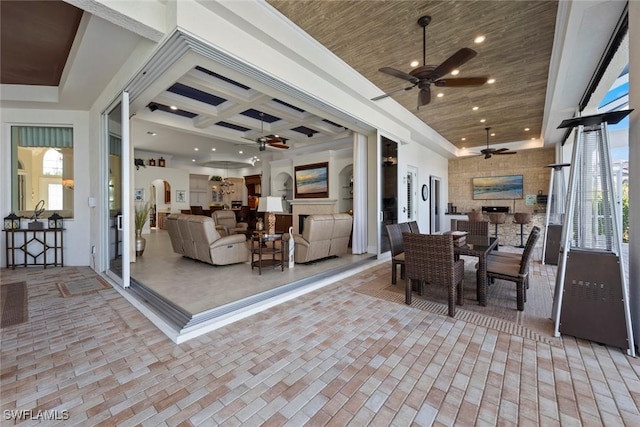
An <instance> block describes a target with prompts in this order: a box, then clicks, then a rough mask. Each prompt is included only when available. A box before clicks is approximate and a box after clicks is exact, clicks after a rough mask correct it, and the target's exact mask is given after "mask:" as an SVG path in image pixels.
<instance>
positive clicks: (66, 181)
mask: <svg viewBox="0 0 640 427" xmlns="http://www.w3.org/2000/svg"><path fill="white" fill-rule="evenodd" d="M62 186H63V187H64V188H66V189H68V190H73V180H72V179H63V180H62Z"/></svg>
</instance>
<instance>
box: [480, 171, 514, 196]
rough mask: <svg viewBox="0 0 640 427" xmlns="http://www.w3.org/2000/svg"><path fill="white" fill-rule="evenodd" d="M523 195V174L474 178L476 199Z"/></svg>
mask: <svg viewBox="0 0 640 427" xmlns="http://www.w3.org/2000/svg"><path fill="white" fill-rule="evenodd" d="M523 197H524V186H523V180H522V175H506V176H484V177H481V178H473V199H474V200H513V199H522V198H523Z"/></svg>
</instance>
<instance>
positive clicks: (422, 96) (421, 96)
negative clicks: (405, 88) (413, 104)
mask: <svg viewBox="0 0 640 427" xmlns="http://www.w3.org/2000/svg"><path fill="white" fill-rule="evenodd" d="M430 102H431V89H430V88H429V86H427V87H423V88H421V89H420V92H419V93H418V108H420V107H422V106H423V105H427V104H428V103H430Z"/></svg>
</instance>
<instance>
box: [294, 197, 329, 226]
mask: <svg viewBox="0 0 640 427" xmlns="http://www.w3.org/2000/svg"><path fill="white" fill-rule="evenodd" d="M336 203H337V200H333V199H300V200H298V199H294V200H292V201H291V207H292V211H293V214H292V215H293V218H292V220H293V221H292V222H291V223H292V224H293V228H294V230H293V232H294V233H295V234H302V229H303V228H304V219H305V218H306V217H308V216H309V215H314V214H332V213H336Z"/></svg>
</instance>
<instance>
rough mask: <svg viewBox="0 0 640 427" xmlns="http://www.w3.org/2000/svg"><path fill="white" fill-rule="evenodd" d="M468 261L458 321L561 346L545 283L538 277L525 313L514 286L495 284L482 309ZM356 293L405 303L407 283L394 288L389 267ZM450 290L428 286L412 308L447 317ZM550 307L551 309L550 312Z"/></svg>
mask: <svg viewBox="0 0 640 427" xmlns="http://www.w3.org/2000/svg"><path fill="white" fill-rule="evenodd" d="M473 260H474V259H473V258H468V259H467V257H465V261H466V262H465V280H464V305H462V306H459V305H457V306H456V316H455V317H456V319H458V320H463V321H465V322H469V323H472V324H475V325H478V326H483V327H486V328H491V329H496V330H498V331H502V332H506V333H509V334H512V335H517V336H521V337H524V338H530V339H533V340H535V341H540V342H544V343H547V344H551V345H560V343H561V338H556V337H553V327H552V323H551V321H550V320H549V319H548V317H549V314H550V313H548V312H549V310H550V305H549V303H548V301H549V296H547V295H546V293H550V292H549V290H548V287H546V286H543V284H542V283H540V282H544V279H543V278H542V277H541V276H540V275H539V274H537V275H536V274H535V270H536V269H532V270H534V276H532V283H531V285H530V288H529V291H527V303H526V305H525V311H524V312H521V311H518V310H517V309H516V289H515V285H514V284H513V283H511V282H508V281H502V280H496V282H495V283H494V284H492V285H490V286H489V287H488V289H487V306H486V307H482V306H480V305H479V304H478V301H477V299H476V278H475V262H473ZM355 291H356V292H358V293H361V294H365V295H369V296H372V297H376V298H380V299H384V300H386V301H391V302H396V303H398V304H404V303H405V295H404V294H405V281H404V280H403V279H400V278H399V277H398V283H397V285H392V284H391V268H390V265H383V266H380V267H377V268H376V270H375V274H374V275H373V277H372V278H371V280H369V281H368V283H366V284H364V285H361V286H359V287H358V288H356V289H355ZM447 300H448V298H447V289H446V288H444V287H442V288H440V287H434V286H425V289H424V293H423V295H418V293H417V292H414V294H413V298H412V302H411V307H413V308H417V309H420V310H425V311H429V312H432V313H436V314H439V315H443V316H447V313H448V304H447ZM547 305H549V309H547Z"/></svg>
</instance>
